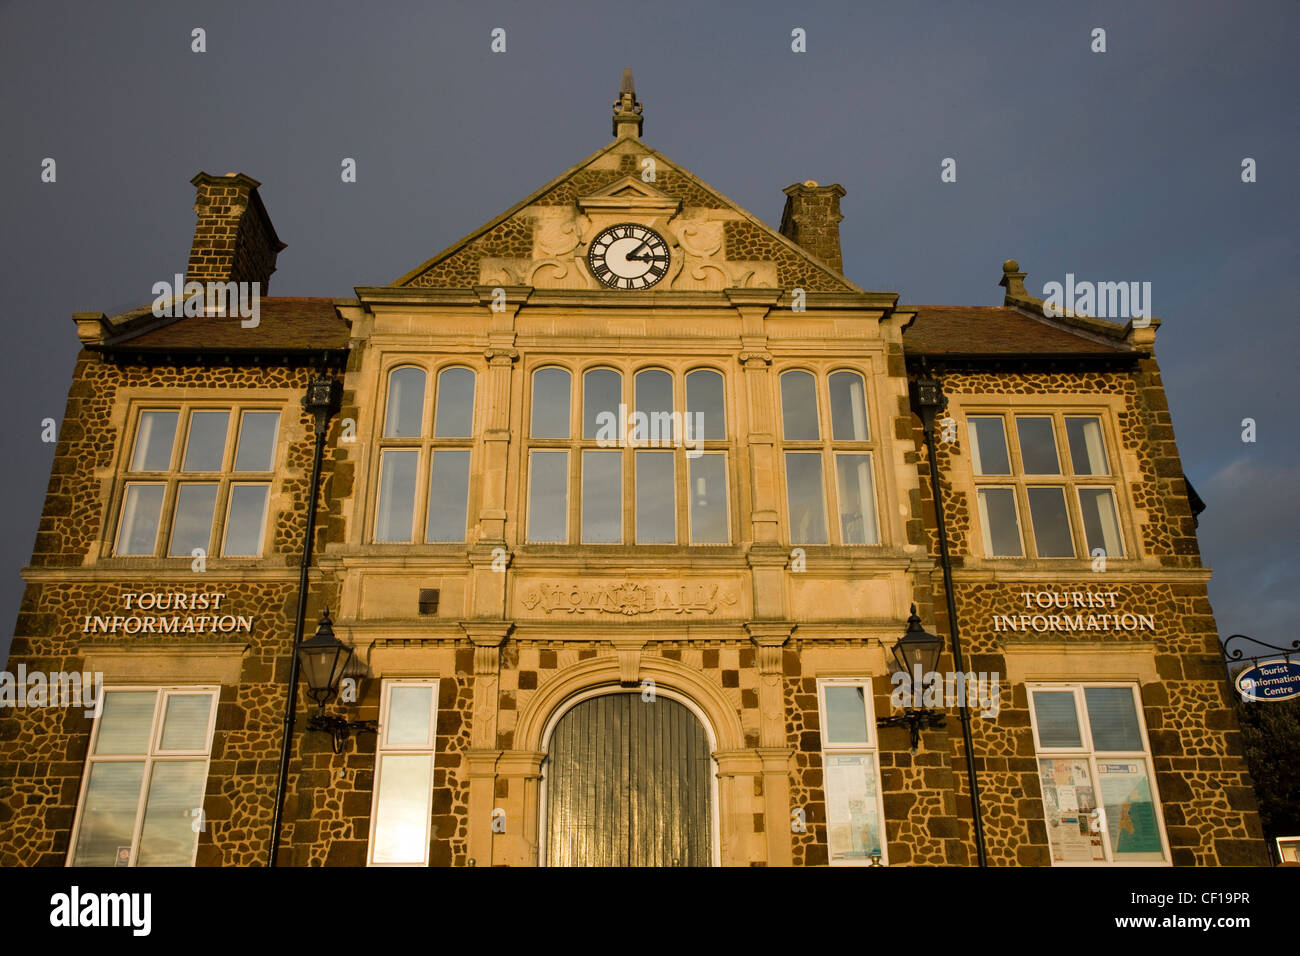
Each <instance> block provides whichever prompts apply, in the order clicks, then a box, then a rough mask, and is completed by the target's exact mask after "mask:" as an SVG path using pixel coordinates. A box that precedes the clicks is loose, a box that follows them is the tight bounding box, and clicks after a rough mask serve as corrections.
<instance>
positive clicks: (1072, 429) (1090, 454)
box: [1065, 418, 1110, 475]
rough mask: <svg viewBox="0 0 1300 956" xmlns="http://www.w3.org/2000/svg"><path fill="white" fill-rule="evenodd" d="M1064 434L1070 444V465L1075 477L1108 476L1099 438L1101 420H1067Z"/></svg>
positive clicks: (1102, 444) (1104, 455)
mask: <svg viewBox="0 0 1300 956" xmlns="http://www.w3.org/2000/svg"><path fill="white" fill-rule="evenodd" d="M1065 434H1066V437H1067V438H1068V439H1069V442H1070V465H1071V467H1072V468H1074V473H1075V474H1076V475H1108V474H1110V469H1109V468H1108V467H1107V465H1106V445H1105V443H1104V442H1103V440H1102V437H1101V419H1099V418H1067V419H1066V420H1065Z"/></svg>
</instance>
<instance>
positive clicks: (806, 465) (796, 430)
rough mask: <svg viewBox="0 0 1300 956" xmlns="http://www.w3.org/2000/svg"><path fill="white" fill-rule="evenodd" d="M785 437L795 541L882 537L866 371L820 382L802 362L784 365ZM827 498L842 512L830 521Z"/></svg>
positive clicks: (839, 374)
mask: <svg viewBox="0 0 1300 956" xmlns="http://www.w3.org/2000/svg"><path fill="white" fill-rule="evenodd" d="M827 423H829V426H830V427H829V428H827V427H825V426H826V424H827ZM781 438H782V449H783V454H784V460H785V491H786V506H787V516H788V518H789V522H790V542H791V543H792V544H831V543H834V544H879V543H880V532H879V528H878V526H877V523H876V492H875V481H874V478H873V469H872V459H873V450H874V447H875V446H874V444H873V443H872V441H871V435H870V430H869V428H868V425H867V401H866V386H865V382H864V380H863V378H862V376H861V375H859V374H858V373H857V372H850V371H838V372H832V373H831V374H830V375H829V376H827V377H826V379H825V381H824V383H821V382H819V381H818V378H817V376H815V375H813V374H812V373H811V372H806V371H803V370H802V369H792V370H790V371H788V372H785V373H783V374H782V375H781ZM828 475H830V476H833V478H832V480H830V481H829V482H828V481H827V476H828ZM828 500H829V501H830V512H831V514H834V515H836V516H837V518H838V520H836V521H835V522H834V524H833V526H828V523H827V520H826V514H827V501H828Z"/></svg>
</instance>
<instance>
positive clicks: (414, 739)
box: [384, 685, 433, 747]
mask: <svg viewBox="0 0 1300 956" xmlns="http://www.w3.org/2000/svg"><path fill="white" fill-rule="evenodd" d="M432 713H433V688H432V687H421V686H416V687H402V686H401V685H397V686H394V687H393V689H392V690H390V691H389V697H388V726H387V727H385V728H384V742H385V746H390V747H419V746H432V743H431V741H432V739H433V738H432V734H431V733H430V727H429V724H430V719H429V718H430V715H431V714H432Z"/></svg>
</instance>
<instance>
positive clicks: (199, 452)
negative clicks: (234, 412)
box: [181, 412, 230, 471]
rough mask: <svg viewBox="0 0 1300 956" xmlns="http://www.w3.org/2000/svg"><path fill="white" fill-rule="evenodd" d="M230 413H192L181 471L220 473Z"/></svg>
mask: <svg viewBox="0 0 1300 956" xmlns="http://www.w3.org/2000/svg"><path fill="white" fill-rule="evenodd" d="M229 427H230V412H193V413H191V414H190V433H189V436H188V437H187V438H186V439H185V462H184V464H183V465H181V469H182V470H183V471H220V470H221V460H222V459H223V458H224V457H225V453H226V431H227V429H228V428H229Z"/></svg>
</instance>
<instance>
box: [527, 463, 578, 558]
mask: <svg viewBox="0 0 1300 956" xmlns="http://www.w3.org/2000/svg"><path fill="white" fill-rule="evenodd" d="M568 522H569V453H568V452H567V451H535V452H533V453H532V455H531V456H530V457H529V468H528V540H529V541H536V542H542V543H548V542H549V543H561V544H562V543H563V542H564V541H565V540H566V538H567V537H568V531H567V529H568Z"/></svg>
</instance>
